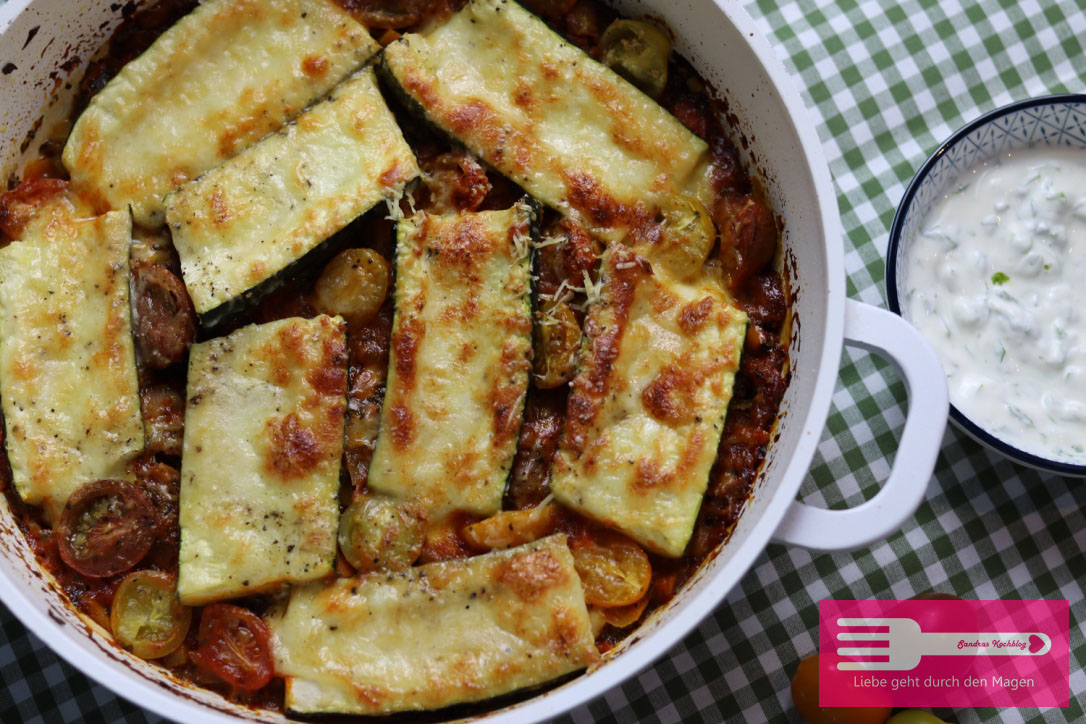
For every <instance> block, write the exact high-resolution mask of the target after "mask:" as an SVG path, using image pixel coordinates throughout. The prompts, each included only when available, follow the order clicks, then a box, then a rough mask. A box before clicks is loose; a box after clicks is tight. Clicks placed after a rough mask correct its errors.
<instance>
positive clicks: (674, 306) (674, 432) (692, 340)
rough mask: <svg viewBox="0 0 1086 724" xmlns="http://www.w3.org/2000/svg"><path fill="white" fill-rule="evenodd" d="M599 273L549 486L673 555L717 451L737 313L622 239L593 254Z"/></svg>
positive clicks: (733, 362) (731, 375) (737, 340)
mask: <svg viewBox="0 0 1086 724" xmlns="http://www.w3.org/2000/svg"><path fill="white" fill-rule="evenodd" d="M602 274H603V279H602V280H601V281H602V291H601V292H600V294H599V296H598V298H597V299H596V300H594V301H593V302H592V304H591V306H590V307H589V310H588V316H587V318H586V320H585V336H584V340H583V345H584V346H583V348H582V355H581V368H580V370H579V372H578V374H577V377H575V378H574V380H573V382H572V383H571V385H572V387H571V390H570V399H569V417H568V418H567V420H566V428H565V432H564V435H563V437H562V442H561V445H560V447H559V450H558V453H557V455H556V456H555V461H554V468H553V472H552V478H551V491H552V492H553V493H554V497H555V498H556V499H557V500H559V501H561V502H562V503H564V504H566V505H568V506H569V507H571V508H574V509H575V510H578V511H580V512H582V513H584V514H585V515H587V516H589V517H591V518H594V519H596V520H598V521H600V522H601V523H603V524H605V525H608V526H611V527H613V528H617V529H619V530H621V531H622V532H624V533H626V534H627V535H629V536H630V537H631V538H633V539H635V540H637V541H638V542H639V543H641V544H642V545H644V546H645V547H647V548H649V549H651V550H653V551H655V552H657V553H660V554H662V555H666V556H672V557H678V556H680V555H682V552H683V550H684V549H685V548H686V544H687V542H688V541H689V540H690V536H691V534H692V533H693V529H694V523H695V520H696V519H697V514H698V508H699V507H700V506H701V500H702V496H703V494H704V493H705V489H706V487H707V485H708V479H709V470H710V468H711V467H712V464H713V460H714V459H715V458H716V453H717V446H718V444H719V442H720V435H721V433H722V432H723V429H724V417H725V415H726V414H727V411H728V403H729V401H730V400H731V394H732V384H733V381H734V379H735V372H736V370H737V369H738V368H739V355H740V353H741V352H742V350H743V342H744V339H745V337H746V328H747V315H746V314H745V313H744V312H743V311H741V310H739V309H737V308H735V307H734V306H732V304H731V302H730V301H729V299H728V297H727V296H726V295H725V294H724V292H723V291H722V289H721V286H720V285H719V283H718V282H717V281H716V280H714V279H712V278H711V276H710V275H709V274H708V273H706V274H704V275H703V276H701V277H700V278H695V279H693V280H686V281H681V282H680V281H676V280H675V279H673V278H670V277H669V276H668V274H667V272H666V270H663V269H659V268H654V266H651V265H650V264H649V263H648V262H647V261H645V259H643V258H642V257H640V256H639V255H638V254H636V253H635V252H633V251H631V250H630V249H628V248H627V247H625V246H622V245H621V244H615V245H612V246H611V248H609V249H608V250H607V251H606V252H605V253H604V258H603V267H602Z"/></svg>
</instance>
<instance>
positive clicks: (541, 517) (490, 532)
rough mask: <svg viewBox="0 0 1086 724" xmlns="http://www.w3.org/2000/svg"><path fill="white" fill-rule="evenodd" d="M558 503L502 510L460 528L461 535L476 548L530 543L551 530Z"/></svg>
mask: <svg viewBox="0 0 1086 724" xmlns="http://www.w3.org/2000/svg"><path fill="white" fill-rule="evenodd" d="M557 526H558V507H557V506H555V505H540V506H538V507H536V508H528V509H527V510H503V511H501V512H500V513H495V514H494V515H492V516H490V517H489V518H485V519H483V520H480V521H479V522H478V523H472V524H471V525H469V526H467V527H466V528H464V531H463V535H464V540H466V541H467V542H468V543H470V544H471V545H473V546H475V547H476V548H479V549H480V550H493V549H495V548H509V547H510V546H516V545H521V544H523V543H531V542H532V541H534V540H539V539H540V538H542V537H543V536H546V535H549V534H551V533H553V532H554V531H555V528H557Z"/></svg>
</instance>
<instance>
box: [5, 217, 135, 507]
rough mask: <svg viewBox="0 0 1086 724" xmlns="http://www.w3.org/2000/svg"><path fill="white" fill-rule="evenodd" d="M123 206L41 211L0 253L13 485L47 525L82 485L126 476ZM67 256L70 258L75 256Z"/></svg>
mask: <svg viewBox="0 0 1086 724" xmlns="http://www.w3.org/2000/svg"><path fill="white" fill-rule="evenodd" d="M131 244H132V235H131V222H130V220H129V216H128V214H127V213H123V212H112V213H108V214H106V215H104V216H98V217H95V216H84V215H83V214H81V212H80V211H79V210H77V209H76V208H74V207H73V206H72V205H71V203H69V202H68V201H67V200H60V201H57V202H53V203H51V204H49V205H48V206H46V207H45V208H43V209H42V210H41V211H39V213H38V216H37V217H36V218H35V219H34V221H32V222H31V223H30V225H29V226H28V227H27V229H26V231H25V233H24V234H23V240H22V241H17V242H13V243H12V244H9V245H8V246H6V247H4V248H3V249H0V399H2V400H3V409H4V420H5V427H6V432H7V435H6V444H7V452H8V459H9V460H10V461H11V472H12V477H13V480H14V483H15V489H16V490H17V491H18V492H19V495H20V496H21V497H22V498H23V500H25V501H26V502H28V503H33V504H37V505H41V506H43V508H44V511H45V516H46V518H47V520H50V521H56V520H57V518H58V517H59V515H60V511H61V509H62V508H63V507H64V503H65V502H66V501H67V500H68V496H69V495H71V493H72V492H73V491H75V490H76V489H77V488H79V487H80V486H81V485H83V484H84V483H89V482H92V481H94V480H99V479H103V478H114V479H116V478H128V477H129V476H128V475H127V472H126V470H125V464H126V463H127V462H128V461H129V460H131V459H132V458H133V457H134V456H135V455H136V454H138V453H139V452H140V451H141V450H142V449H143V419H142V417H141V416H140V400H139V388H138V379H137V373H136V357H135V351H134V347H133V343H132V332H131V312H130V308H129V303H128V251H129V247H130V246H131ZM73 262H74V263H73Z"/></svg>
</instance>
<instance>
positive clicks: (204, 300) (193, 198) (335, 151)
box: [166, 68, 419, 327]
mask: <svg viewBox="0 0 1086 724" xmlns="http://www.w3.org/2000/svg"><path fill="white" fill-rule="evenodd" d="M418 173H419V169H418V165H417V164H416V163H415V156H414V154H413V153H412V152H411V148H410V147H409V146H408V145H407V142H406V141H405V140H404V138H403V135H402V134H401V133H400V129H399V126H397V125H396V120H395V119H394V118H393V117H392V113H391V112H390V111H389V110H388V107H387V106H386V105H385V102H384V99H383V98H382V97H381V94H380V92H379V91H378V90H377V82H376V80H375V78H374V74H373V70H372V69H371V68H367V69H365V70H363V71H362V72H361V73H359V74H358V75H356V76H354V77H352V78H351V79H349V80H347V81H346V82H344V83H343V84H341V85H340V86H338V87H336V88H335V89H334V90H333V91H332V93H331V95H330V96H329V97H328V98H327V99H326V100H323V101H321V102H320V103H317V104H316V105H314V106H313V107H312V108H310V109H309V110H307V111H306V112H305V113H303V114H302V115H301V116H299V117H298V119H297V120H296V121H294V122H292V123H290V124H288V125H287V126H286V127H285V128H283V129H282V130H281V131H279V132H278V133H275V134H273V135H271V136H268V137H267V138H265V139H264V140H262V141H260V142H259V143H257V144H256V145H253V146H250V147H249V148H248V149H246V150H245V151H243V152H242V153H240V154H238V155H237V156H235V157H234V158H232V159H230V160H229V161H227V162H225V163H224V164H222V165H221V166H219V167H217V168H215V169H213V170H211V171H209V172H208V173H207V174H206V175H204V176H202V177H201V178H199V179H197V180H196V181H193V182H191V183H189V184H186V185H185V186H183V187H182V188H181V189H180V190H178V191H177V192H175V193H173V194H171V195H170V196H168V197H167V199H166V219H167V223H168V224H169V227H170V231H171V233H172V234H173V242H174V245H175V246H176V247H177V252H178V254H179V255H180V257H181V270H182V274H183V275H184V277H185V285H186V286H187V287H188V289H189V294H190V295H191V296H192V301H193V304H194V305H195V307H196V312H197V313H198V314H199V315H200V320H201V323H202V324H203V325H204V326H207V327H214V326H216V325H218V324H220V323H221V322H222V321H224V320H225V319H226V318H228V317H229V316H230V315H231V314H233V313H235V312H237V311H240V310H241V309H242V308H244V307H245V306H247V305H249V304H251V303H253V302H255V301H256V300H258V299H259V298H260V297H262V296H264V295H265V294H267V293H268V292H270V291H272V290H273V289H274V287H275V286H276V285H277V284H278V283H279V282H280V281H281V280H282V279H283V278H284V277H285V276H287V275H289V273H290V270H291V269H292V268H293V267H294V265H296V264H298V263H299V262H300V261H301V260H302V259H303V258H304V257H306V256H307V255H310V254H311V255H313V256H314V257H320V258H323V257H324V256H326V254H324V253H323V252H324V251H325V250H324V248H323V245H322V243H323V242H325V241H326V240H327V239H329V237H331V236H332V235H333V234H334V233H335V232H337V231H339V230H340V229H342V228H343V227H344V226H346V225H347V224H348V223H350V222H351V221H352V220H353V219H354V218H356V217H357V216H359V215H361V214H362V213H364V212H366V211H368V210H369V209H371V208H372V207H374V206H376V205H379V204H381V203H382V202H384V201H386V200H394V199H399V197H400V195H401V193H402V192H403V188H404V185H405V184H406V183H407V182H408V181H410V180H411V179H413V178H415V177H416V176H417V175H418ZM303 263H305V262H303Z"/></svg>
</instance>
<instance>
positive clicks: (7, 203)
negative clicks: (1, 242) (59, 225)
mask: <svg viewBox="0 0 1086 724" xmlns="http://www.w3.org/2000/svg"><path fill="white" fill-rule="evenodd" d="M67 188H68V182H67V181H64V180H63V179H59V178H35V179H30V180H29V181H24V182H23V183H21V184H19V185H18V186H16V187H15V188H13V189H12V190H11V191H5V192H4V193H2V194H0V231H2V232H4V233H5V234H7V235H8V238H10V239H18V238H19V237H21V236H22V235H23V230H24V229H25V228H26V225H27V223H29V222H30V220H31V219H32V218H34V214H36V213H37V211H38V209H39V208H41V207H42V206H43V205H44V204H45V203H46V202H47V201H49V199H51V198H53V197H54V196H59V195H60V194H62V193H63V192H64V191H65V190H67Z"/></svg>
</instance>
